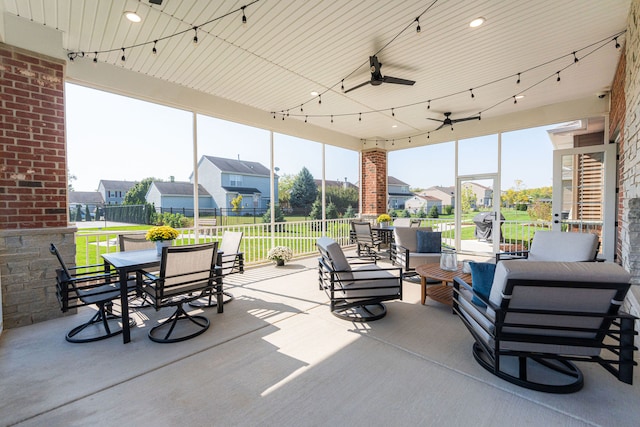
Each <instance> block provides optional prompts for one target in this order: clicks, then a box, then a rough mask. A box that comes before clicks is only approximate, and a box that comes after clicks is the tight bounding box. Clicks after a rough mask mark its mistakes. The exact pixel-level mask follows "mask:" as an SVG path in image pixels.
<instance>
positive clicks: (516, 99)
mask: <svg viewBox="0 0 640 427" xmlns="http://www.w3.org/2000/svg"><path fill="white" fill-rule="evenodd" d="M513 103H514V104H517V103H518V98H516V96H515V95H513Z"/></svg>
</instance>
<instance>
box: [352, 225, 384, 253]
mask: <svg viewBox="0 0 640 427" xmlns="http://www.w3.org/2000/svg"><path fill="white" fill-rule="evenodd" d="M351 231H352V232H353V233H352V234H353V237H354V239H355V241H356V245H357V248H356V253H357V254H358V256H359V257H360V256H362V257H366V258H369V259H371V260H373V261H377V260H379V259H380V256H379V255H378V252H379V251H380V245H381V244H382V243H383V242H382V240H381V239H378V238H377V237H376V236H374V235H373V232H372V231H371V224H369V223H368V222H352V223H351Z"/></svg>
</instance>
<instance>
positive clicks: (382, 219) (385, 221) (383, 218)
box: [378, 213, 391, 227]
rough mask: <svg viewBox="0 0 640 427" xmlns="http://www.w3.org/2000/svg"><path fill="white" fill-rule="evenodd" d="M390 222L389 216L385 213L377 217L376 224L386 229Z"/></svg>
mask: <svg viewBox="0 0 640 427" xmlns="http://www.w3.org/2000/svg"><path fill="white" fill-rule="evenodd" d="M390 222H391V216H390V215H389V214H386V213H385V214H380V215H379V216H378V224H380V227H388V226H389V223H390Z"/></svg>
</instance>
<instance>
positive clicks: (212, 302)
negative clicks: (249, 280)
mask: <svg viewBox="0 0 640 427" xmlns="http://www.w3.org/2000/svg"><path fill="white" fill-rule="evenodd" d="M242 235H243V233H242V231H225V232H224V234H223V235H222V242H221V243H220V247H219V248H218V259H217V261H216V265H217V266H218V267H220V276H222V277H225V276H227V275H229V274H233V273H244V254H243V253H242V252H240V243H241V242H242ZM222 295H223V297H222V299H223V303H224V304H226V303H228V302H230V301H232V300H233V294H232V293H230V292H225V291H223V292H222ZM225 297H226V298H225ZM189 305H190V306H191V307H216V306H217V305H218V298H217V295H216V292H215V290H214V289H211V291H210V292H206V293H205V295H204V296H203V297H202V298H200V299H197V300H195V301H191V302H190V303H189Z"/></svg>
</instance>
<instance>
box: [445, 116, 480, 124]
mask: <svg viewBox="0 0 640 427" xmlns="http://www.w3.org/2000/svg"><path fill="white" fill-rule="evenodd" d="M467 120H480V116H473V117H463V118H461V119H451V123H458V122H466V121H467Z"/></svg>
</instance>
